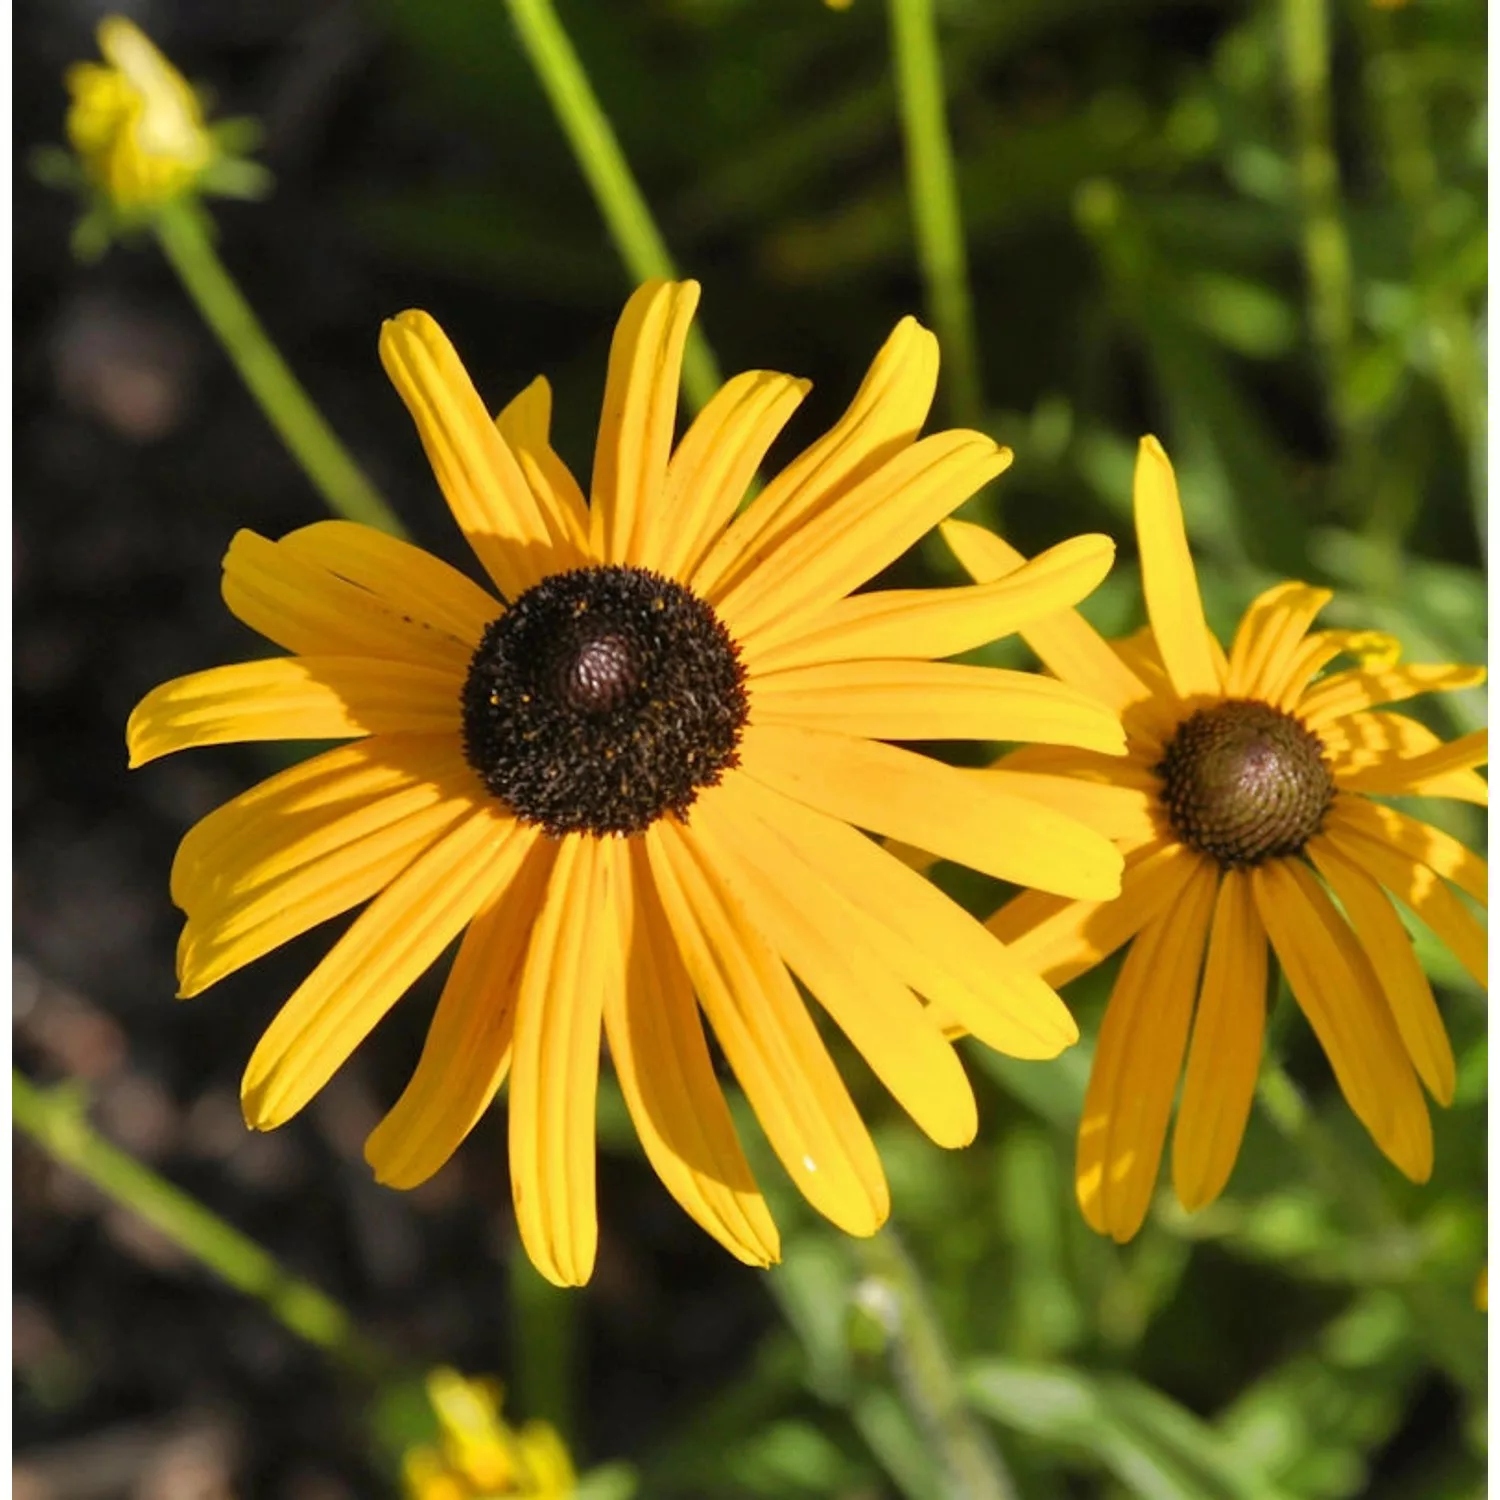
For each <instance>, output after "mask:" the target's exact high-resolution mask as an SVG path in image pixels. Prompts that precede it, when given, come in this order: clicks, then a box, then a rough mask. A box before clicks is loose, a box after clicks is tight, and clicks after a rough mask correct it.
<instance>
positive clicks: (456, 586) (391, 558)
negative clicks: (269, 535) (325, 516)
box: [277, 521, 500, 642]
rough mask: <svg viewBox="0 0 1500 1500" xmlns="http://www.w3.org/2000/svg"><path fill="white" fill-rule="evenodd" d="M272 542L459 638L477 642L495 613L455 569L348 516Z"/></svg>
mask: <svg viewBox="0 0 1500 1500" xmlns="http://www.w3.org/2000/svg"><path fill="white" fill-rule="evenodd" d="M277 546H279V547H280V548H281V550H282V551H283V552H289V553H291V554H292V555H293V556H295V557H299V558H302V559H303V560H304V561H306V562H310V563H316V564H318V566H319V567H322V568H326V569H327V570H328V571H329V572H330V573H332V574H334V576H335V577H338V578H345V579H348V581H349V582H350V583H353V584H357V585H358V586H359V587H360V588H362V589H368V590H369V591H370V592H371V593H372V594H374V595H376V596H377V597H378V598H379V599H382V600H383V601H384V602H385V603H386V604H388V605H389V606H390V607H391V608H393V609H396V610H399V611H400V612H401V613H403V614H408V615H410V616H411V617H412V618H413V619H415V620H420V621H422V622H424V623H426V624H428V625H430V626H431V627H432V628H433V629H434V630H444V631H447V633H448V634H449V635H452V636H454V637H455V638H457V639H458V640H461V641H474V642H477V641H478V640H479V638H480V636H482V635H483V634H484V629H485V626H486V625H488V624H489V623H490V621H491V620H493V619H495V618H496V617H497V616H498V615H499V614H500V602H499V600H497V599H495V598H494V597H493V596H492V595H490V594H487V593H486V592H485V591H484V590H483V589H482V588H480V587H479V585H478V584H477V583H474V582H473V581H472V580H470V579H469V578H467V577H465V576H464V575H463V574H462V573H460V572H459V571H458V569H457V568H454V567H450V566H449V565H448V564H447V563H445V562H443V561H442V560H441V559H440V558H436V557H434V556H433V555H432V554H431V553H430V552H424V551H423V550H422V549H421V548H420V547H413V546H412V544H411V543H410V542H403V541H398V540H397V539H396V538H395V537H393V536H387V535H386V534H385V532H383V531H376V530H375V529H374V528H373V527H370V526H361V525H359V524H358V523H357V522H354V521H314V522H313V524H312V525H311V526H303V527H301V528H299V529H298V530H297V531H290V532H288V533H287V534H286V535H285V536H284V537H282V539H281V540H280V542H278V543H277Z"/></svg>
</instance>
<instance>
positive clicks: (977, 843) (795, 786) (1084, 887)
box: [740, 724, 1123, 899]
mask: <svg viewBox="0 0 1500 1500" xmlns="http://www.w3.org/2000/svg"><path fill="white" fill-rule="evenodd" d="M740 755H741V763H742V767H743V770H744V771H745V773H746V774H747V775H749V776H751V777H753V778H754V779H755V780H757V781H759V782H761V783H762V784H764V785H766V786H769V787H771V788H773V789H774V790H776V791H779V792H781V793H783V794H784V795H786V796H788V797H791V798H793V799H794V800H795V801H798V802H801V803H803V804H805V805H806V806H808V807H811V808H816V809H817V810H818V811H819V812H825V813H828V814H829V815H830V816H831V817H834V818H838V819H841V820H842V821H844V822H846V823H853V824H855V825H856V826H857V827H860V828H867V829H869V830H870V831H871V832H872V833H880V834H884V835H886V836H887V837H889V838H894V839H900V840H901V841H902V842H903V843H908V844H915V845H916V846H917V847H918V848H920V849H929V850H931V851H932V853H934V854H938V855H941V856H942V857H943V858H944V859H952V860H956V861H957V862H958V863H960V864H965V865H968V866H969V867H970V868H971V869H975V870H983V871H984V872H985V873H986V874H988V875H994V876H996V877H997V878H998V879H1000V880H1010V881H1013V882H1015V883H1016V884H1017V885H1029V886H1038V887H1040V888H1041V889H1043V890H1055V891H1058V892H1059V893H1060V894H1062V895H1068V896H1082V897H1085V898H1090V899H1093V898H1099V899H1109V898H1111V897H1113V896H1116V895H1118V894H1119V890H1120V871H1121V868H1122V863H1123V862H1122V860H1121V856H1120V854H1119V852H1118V851H1117V850H1116V848H1115V846H1114V845H1113V844H1112V843H1110V841H1109V840H1108V839H1106V838H1103V837H1102V836H1101V835H1099V834H1097V833H1095V832H1094V830H1093V829H1091V828H1089V827H1087V826H1086V825H1085V824H1083V823H1080V822H1078V821H1077V820H1076V819H1072V818H1068V817H1064V816H1062V815H1060V814H1058V813H1055V812H1053V811H1052V810H1051V809H1050V808H1048V807H1044V806H1043V805H1042V804H1041V803H1037V802H1028V801H1027V800H1026V799H1025V798H1023V797H1017V796H1015V795H1013V794H1012V793H1010V792H1009V791H1007V790H1006V788H1005V786H1004V783H1003V781H1001V780H999V779H991V780H985V779H983V778H981V777H975V776H965V775H964V774H963V772H962V771H960V770H958V769H956V768H955V767H953V766H947V765H944V764H942V762H940V761H935V760H930V759H928V758H927V757H926V756H924V755H914V754H913V753H912V752H911V751H909V750H900V749H897V748H896V747H895V746H894V745H884V744H881V743H879V742H878V741H875V740H863V739H855V738H852V737H850V736H847V735H836V734H825V733H823V732H822V731H820V730H813V729H803V728H793V727H789V726H785V725H780V724H752V725H750V727H749V728H747V729H746V731H745V734H744V737H743V739H742V740H741V742H740Z"/></svg>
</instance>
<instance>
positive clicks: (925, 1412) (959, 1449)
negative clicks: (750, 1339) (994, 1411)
mask: <svg viewBox="0 0 1500 1500" xmlns="http://www.w3.org/2000/svg"><path fill="white" fill-rule="evenodd" d="M850 1244H851V1246H852V1248H853V1251H854V1255H855V1258H856V1259H857V1260H858V1261H859V1263H860V1266H861V1268H862V1270H863V1272H864V1275H865V1277H866V1278H867V1280H869V1281H872V1282H874V1283H875V1285H876V1287H877V1288H878V1289H879V1291H880V1293H881V1294H882V1295H881V1298H880V1299H879V1300H880V1301H881V1302H883V1303H885V1305H886V1308H887V1315H886V1316H885V1317H884V1318H883V1319H882V1321H883V1322H884V1325H885V1331H886V1335H887V1337H888V1338H889V1340H890V1352H891V1368H892V1373H893V1375H894V1376H895V1381H896V1389H897V1391H898V1392H899V1394H900V1396H901V1399H902V1401H903V1402H904V1403H905V1404H906V1406H907V1408H908V1409H909V1410H910V1411H911V1413H912V1415H913V1417H915V1419H916V1421H917V1425H918V1427H919V1428H920V1429H921V1430H922V1431H923V1432H924V1433H925V1434H926V1435H927V1439H928V1441H929V1442H930V1443H931V1444H932V1447H933V1451H934V1452H935V1453H936V1454H937V1456H938V1460H939V1462H940V1464H941V1465H942V1467H943V1470H944V1472H945V1473H946V1475H947V1477H948V1482H949V1486H950V1488H949V1494H950V1495H951V1496H952V1500H1015V1495H1016V1490H1015V1486H1014V1484H1013V1483H1012V1482H1011V1478H1010V1475H1009V1473H1008V1472H1007V1470H1006V1468H1005V1464H1004V1462H1003V1461H1002V1460H1001V1458H1000V1454H999V1452H998V1451H997V1450H996V1448H995V1445H994V1443H993V1442H992V1441H991V1440H990V1436H989V1434H988V1432H986V1431H985V1429H984V1427H983V1426H982V1425H981V1424H980V1422H979V1421H978V1419H977V1418H976V1417H975V1416H974V1414H973V1412H971V1411H970V1410H969V1408H968V1405H967V1403H966V1402H965V1400H964V1396H963V1388H962V1385H961V1383H960V1380H959V1373H958V1367H957V1366H956V1365H955V1363H954V1361H953V1353H952V1351H951V1350H950V1349H949V1347H948V1341H947V1339H946V1338H945V1337H944V1335H943V1330H942V1328H941V1326H940V1325H939V1323H938V1320H937V1314H936V1313H935V1311H934V1310H933V1306H932V1301H931V1299H930V1298H929V1297H928V1295H927V1288H926V1286H925V1285H924V1284H923V1281H922V1273H921V1271H920V1270H918V1268H917V1265H916V1262H915V1261H913V1260H912V1258H911V1256H910V1255H909V1254H908V1253H907V1250H906V1247H905V1246H904V1245H903V1244H902V1243H901V1241H900V1239H899V1238H897V1236H896V1232H895V1231H894V1230H893V1229H891V1228H889V1227H887V1228H886V1229H883V1230H881V1231H880V1233H879V1234H876V1235H873V1236H871V1237H870V1238H869V1239H853V1240H851V1241H850Z"/></svg>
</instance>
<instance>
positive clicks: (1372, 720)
mask: <svg viewBox="0 0 1500 1500" xmlns="http://www.w3.org/2000/svg"><path fill="white" fill-rule="evenodd" d="M1356 725H1357V726H1358V731H1357V733H1349V734H1347V735H1346V736H1344V737H1342V739H1341V742H1340V743H1339V745H1338V748H1337V749H1334V748H1333V746H1332V744H1331V743H1330V742H1331V741H1332V740H1333V733H1332V731H1335V730H1339V731H1349V730H1351V728H1352V726H1356ZM1396 726H1399V728H1396V732H1395V733H1393V732H1392V729H1393V728H1395V727H1396ZM1319 738H1320V739H1322V741H1323V745H1324V749H1325V751H1326V752H1327V755H1328V758H1329V760H1330V761H1331V763H1332V765H1333V769H1334V779H1335V780H1336V781H1337V783H1338V785H1339V788H1340V790H1347V791H1352V792H1366V793H1373V794H1375V795H1376V796H1383V797H1398V796H1406V797H1454V798H1457V799H1458V800H1460V801H1463V802H1474V803H1477V804H1478V805H1479V806H1480V807H1488V806H1489V801H1490V784H1489V782H1488V781H1486V780H1485V778H1484V777H1483V776H1478V775H1476V774H1475V773H1474V771H1473V769H1472V768H1473V767H1474V766H1482V765H1485V764H1486V763H1487V762H1488V761H1489V758H1490V732H1489V730H1488V729H1476V730H1474V731H1473V732H1472V733H1470V734H1464V735H1460V736H1459V737H1458V738H1457V739H1456V740H1449V741H1447V742H1446V743H1445V742H1444V741H1442V740H1440V739H1439V738H1438V737H1437V736H1436V735H1435V734H1434V733H1433V732H1432V731H1431V730H1430V729H1428V728H1427V726H1426V725H1425V724H1418V723H1417V721H1416V720H1415V719H1408V718H1407V717H1406V716H1405V715H1404V714H1381V713H1370V714H1350V715H1349V716H1348V717H1347V718H1343V719H1339V720H1338V721H1337V722H1336V723H1334V724H1331V725H1325V726H1324V728H1323V730H1322V731H1321V733H1320V735H1319Z"/></svg>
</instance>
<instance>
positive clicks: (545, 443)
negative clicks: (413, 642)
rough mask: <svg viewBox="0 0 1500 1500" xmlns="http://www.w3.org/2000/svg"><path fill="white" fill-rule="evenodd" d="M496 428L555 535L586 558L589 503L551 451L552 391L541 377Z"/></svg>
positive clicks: (498, 419) (502, 414)
mask: <svg viewBox="0 0 1500 1500" xmlns="http://www.w3.org/2000/svg"><path fill="white" fill-rule="evenodd" d="M495 426H496V428H497V429H498V430H499V433H500V436H501V437H502V438H504V439H505V443H506V446H507V447H508V448H509V449H510V451H511V452H512V453H514V454H515V456H516V462H517V463H518V464H520V466H521V472H522V473H523V474H524V475H525V476H526V483H527V484H529V485H530V486H531V491H532V493H533V494H534V495H537V496H540V497H541V500H542V503H543V506H544V507H545V509H546V511H547V514H548V517H549V520H550V521H552V522H553V523H555V525H556V528H557V530H558V532H559V534H560V535H562V536H564V537H565V538H566V539H567V541H568V543H569V545H570V546H572V547H573V548H574V549H575V550H576V551H577V553H578V555H579V556H580V557H586V556H588V555H589V510H588V502H587V501H586V500H585V499H584V498H583V491H582V490H581V489H579V487H578V481H577V480H576V479H574V478H573V472H572V470H571V469H569V468H568V466H567V464H565V463H564V462H563V461H562V459H561V458H559V457H558V456H557V453H556V452H555V451H554V449H553V447H552V387H551V386H550V385H549V384H548V383H547V379H546V377H545V376H543V375H538V376H537V378H536V379H535V380H533V381H532V382H531V384H530V385H528V386H527V387H526V389H525V390H524V391H522V392H521V393H520V394H519V395H518V396H515V397H513V398H512V399H511V400H510V402H509V403H508V404H507V405H506V406H505V408H504V409H503V410H502V411H501V412H500V413H499V414H498V415H497V416H496V418H495Z"/></svg>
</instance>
